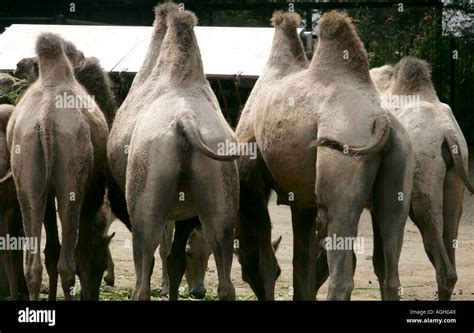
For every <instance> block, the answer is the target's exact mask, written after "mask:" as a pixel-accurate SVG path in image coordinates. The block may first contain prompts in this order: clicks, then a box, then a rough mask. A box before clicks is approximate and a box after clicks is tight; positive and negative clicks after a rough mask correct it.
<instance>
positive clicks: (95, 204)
mask: <svg viewBox="0 0 474 333" xmlns="http://www.w3.org/2000/svg"><path fill="white" fill-rule="evenodd" d="M36 52H37V56H38V61H39V79H38V80H37V81H36V82H35V83H34V84H33V85H32V86H31V87H30V88H29V89H28V91H27V92H26V93H25V95H24V97H23V98H22V99H21V101H20V102H19V104H18V105H17V107H16V108H15V111H14V114H13V115H12V119H11V120H10V122H9V124H8V129H7V138H8V145H9V148H10V151H12V150H13V149H17V150H18V149H19V153H13V154H12V159H11V162H12V171H13V177H14V179H15V184H16V187H17V194H18V199H19V202H20V207H21V211H22V217H23V224H24V230H25V234H26V236H28V237H37V239H40V238H41V224H42V221H43V220H44V218H45V214H46V211H47V206H50V205H52V207H54V198H56V200H57V202H58V212H59V216H60V220H61V225H62V246H61V253H60V257H59V261H58V265H57V268H58V272H59V274H60V276H61V282H62V287H63V291H64V295H65V297H66V299H70V298H71V288H72V287H73V286H74V280H75V274H76V260H75V259H74V250H75V249H76V243H77V247H78V248H83V247H85V248H89V249H92V248H94V249H95V250H96V251H94V254H95V256H91V257H89V259H85V260H84V262H81V263H79V264H78V267H77V268H78V274H79V277H80V280H81V285H82V289H81V290H82V296H83V297H84V298H95V297H96V296H98V288H97V290H96V295H94V294H93V293H92V292H91V294H86V292H88V291H89V288H90V286H89V285H88V284H89V283H90V284H96V281H95V282H94V281H90V280H89V279H88V278H87V279H83V274H82V273H81V272H84V274H86V275H89V274H88V273H90V272H88V271H89V270H91V269H92V266H94V265H93V264H97V263H93V261H96V260H102V258H104V257H105V262H101V264H104V263H105V266H106V264H107V259H106V258H107V252H106V251H107V250H106V248H107V245H108V242H109V240H110V239H109V238H104V237H103V236H102V235H98V236H99V237H98V238H97V240H96V239H95V234H94V231H95V229H97V228H96V225H95V224H96V221H97V220H96V218H97V215H100V213H99V211H100V208H101V206H102V202H103V195H104V191H105V187H104V184H105V156H106V146H105V144H104V143H105V142H106V140H107V134H108V130H107V123H106V120H105V117H104V115H103V114H102V112H101V111H100V109H99V108H98V107H97V105H96V104H95V103H92V105H90V106H91V107H90V108H86V107H84V106H82V105H81V106H74V107H72V108H68V107H66V106H64V105H62V106H58V105H57V97H58V96H63V95H64V94H68V95H72V96H75V97H78V96H82V97H84V96H87V93H86V91H85V90H84V88H83V87H82V86H81V85H80V84H79V83H78V82H77V81H76V79H75V78H74V75H73V69H72V65H74V64H75V63H74V62H75V61H74V56H71V59H73V61H71V62H70V60H69V59H68V56H69V52H70V43H66V42H64V41H63V40H62V39H61V38H60V37H59V36H58V35H55V34H51V33H44V34H42V35H40V36H39V37H38V40H37V43H36ZM78 54H80V53H78ZM67 55H68V56H67ZM81 57H82V58H83V56H78V57H77V59H79V58H81ZM83 208H84V209H83ZM78 231H79V232H78ZM56 232H57V231H56ZM90 232H92V234H90ZM78 234H79V237H78ZM78 238H79V239H78ZM90 238H92V239H90ZM91 245H92V246H91ZM101 266H102V267H103V268H104V269H105V266H104V265H101ZM102 272H103V270H102ZM101 274H102V273H101ZM41 275H42V264H41V255H40V253H37V254H33V253H32V252H31V251H29V252H28V253H27V267H26V280H27V284H28V289H29V293H30V298H31V299H33V300H37V299H38V296H39V289H40V286H41ZM101 277H102V276H100V277H99V283H100V279H101Z"/></svg>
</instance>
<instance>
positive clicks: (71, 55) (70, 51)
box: [64, 41, 84, 66]
mask: <svg viewBox="0 0 474 333" xmlns="http://www.w3.org/2000/svg"><path fill="white" fill-rule="evenodd" d="M64 53H66V56H67V57H68V59H69V60H70V61H71V63H72V65H73V66H77V65H78V64H79V63H80V62H81V61H83V60H84V53H82V51H80V50H78V49H77V47H76V45H74V44H73V43H72V42H70V41H64Z"/></svg>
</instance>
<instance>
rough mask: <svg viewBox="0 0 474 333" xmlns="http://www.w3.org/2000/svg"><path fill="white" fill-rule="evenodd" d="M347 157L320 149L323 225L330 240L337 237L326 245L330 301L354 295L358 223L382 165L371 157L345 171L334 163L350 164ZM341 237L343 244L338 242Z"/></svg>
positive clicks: (318, 186) (317, 188) (318, 175)
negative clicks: (379, 167) (355, 247)
mask: <svg viewBox="0 0 474 333" xmlns="http://www.w3.org/2000/svg"><path fill="white" fill-rule="evenodd" d="M347 159H350V157H347V156H343V155H341V154H340V153H338V152H334V151H328V150H326V148H318V157H317V160H316V184H315V194H316V204H317V208H318V214H319V220H320V222H321V223H322V226H320V228H321V227H322V228H324V229H326V230H327V236H328V237H329V239H331V240H332V239H335V240H336V242H332V243H331V244H329V243H328V246H327V260H328V268H329V288H328V295H327V299H328V300H349V299H350V297H351V293H352V290H353V288H354V277H353V272H354V269H355V261H354V257H353V255H354V253H353V246H354V245H355V244H356V243H355V241H357V239H356V236H357V227H358V222H359V218H360V215H361V213H362V210H363V209H364V207H365V204H366V202H367V200H368V198H369V195H370V191H371V188H372V184H373V182H374V179H375V176H376V172H377V169H378V166H379V159H378V158H377V157H375V158H374V157H370V158H362V159H361V160H360V161H358V162H357V163H354V164H353V169H352V170H346V171H345V172H344V171H341V169H340V168H334V165H345V164H347ZM349 171H350V172H349ZM341 240H342V241H343V245H344V246H342V247H341V246H338V245H337V244H340V243H341ZM334 243H336V244H334ZM346 244H347V246H346Z"/></svg>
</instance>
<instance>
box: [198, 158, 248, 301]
mask: <svg viewBox="0 0 474 333" xmlns="http://www.w3.org/2000/svg"><path fill="white" fill-rule="evenodd" d="M209 162H210V161H209V159H208V158H207V157H204V156H202V155H200V154H195V155H193V159H192V163H191V168H192V169H193V170H195V172H193V173H192V174H191V175H190V178H191V185H190V187H191V191H192V198H193V201H194V202H195V204H196V206H197V209H198V215H199V220H200V221H201V225H202V229H203V233H204V237H205V239H206V241H207V243H208V244H209V246H210V248H211V250H212V253H213V254H214V259H215V261H216V267H217V274H218V279H219V285H218V297H219V299H220V300H234V299H235V289H234V285H233V284H232V280H231V278H230V271H231V267H232V259H233V245H234V228H235V223H236V220H237V213H238V209H239V183H238V182H239V180H238V176H237V166H236V164H235V162H215V161H212V162H210V163H209Z"/></svg>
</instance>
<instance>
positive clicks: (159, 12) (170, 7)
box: [153, 1, 180, 27]
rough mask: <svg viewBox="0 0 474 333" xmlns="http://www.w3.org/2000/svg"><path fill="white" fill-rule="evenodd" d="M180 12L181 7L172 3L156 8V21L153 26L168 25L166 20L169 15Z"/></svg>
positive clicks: (162, 4)
mask: <svg viewBox="0 0 474 333" xmlns="http://www.w3.org/2000/svg"><path fill="white" fill-rule="evenodd" d="M179 10H180V9H179V6H178V5H177V4H175V3H174V2H171V1H168V2H165V3H161V4H159V5H157V6H155V8H154V12H155V21H154V22H153V25H154V26H155V27H156V26H158V25H163V24H166V18H167V17H168V15H169V14H170V13H172V12H176V11H179Z"/></svg>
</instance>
